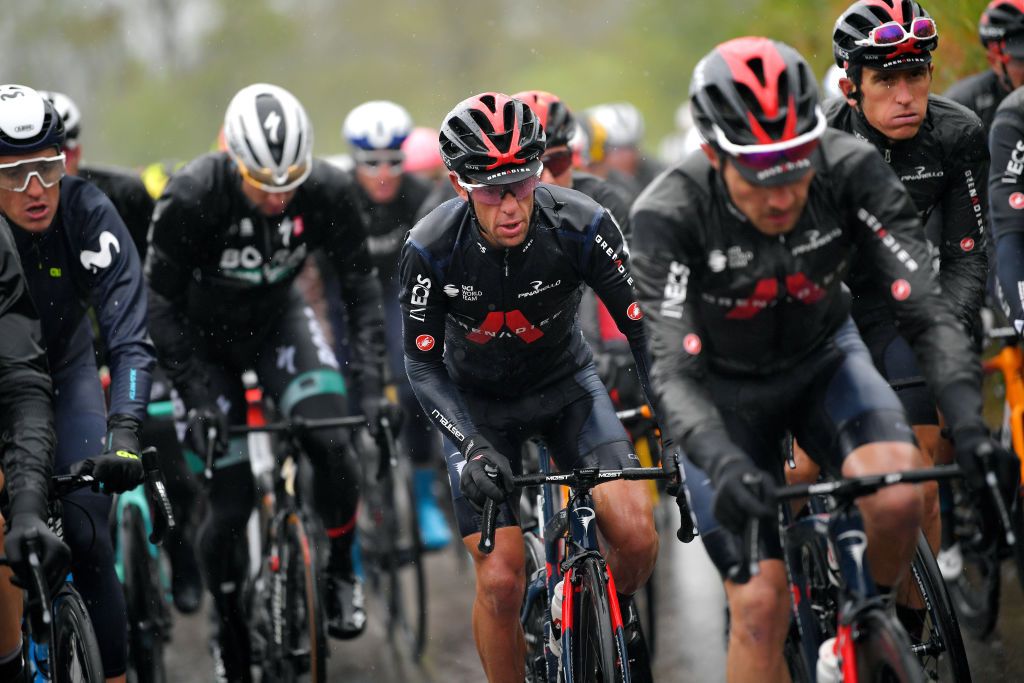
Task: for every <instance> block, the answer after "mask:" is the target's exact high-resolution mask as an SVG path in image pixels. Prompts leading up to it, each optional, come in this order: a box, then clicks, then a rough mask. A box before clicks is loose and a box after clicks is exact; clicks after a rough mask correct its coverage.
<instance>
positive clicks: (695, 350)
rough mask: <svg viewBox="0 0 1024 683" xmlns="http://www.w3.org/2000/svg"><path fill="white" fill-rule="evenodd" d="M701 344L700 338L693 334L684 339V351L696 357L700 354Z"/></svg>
mask: <svg viewBox="0 0 1024 683" xmlns="http://www.w3.org/2000/svg"><path fill="white" fill-rule="evenodd" d="M701 346H703V345H702V344H701V341H700V337H698V336H697V335H695V334H693V333H692V332H691V333H690V334H688V335H686V336H685V337H683V350H685V351H686V352H687V353H688V354H690V355H691V356H696V355H697V354H699V353H700V349H701Z"/></svg>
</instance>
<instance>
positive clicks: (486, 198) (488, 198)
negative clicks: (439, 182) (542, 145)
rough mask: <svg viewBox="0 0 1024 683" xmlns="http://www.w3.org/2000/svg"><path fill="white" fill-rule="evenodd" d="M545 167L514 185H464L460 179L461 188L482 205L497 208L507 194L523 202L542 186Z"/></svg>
mask: <svg viewBox="0 0 1024 683" xmlns="http://www.w3.org/2000/svg"><path fill="white" fill-rule="evenodd" d="M543 168H544V167H543V166H541V167H540V168H538V169H537V173H536V174H535V175H532V176H530V177H529V178H526V179H525V180H520V181H518V182H514V183H508V184H507V185H484V184H482V183H464V182H462V179H461V178H460V179H459V186H460V187H462V189H463V190H465V191H466V192H468V193H470V194H471V195H472V196H473V197H475V198H476V200H477V201H478V202H480V203H481V204H488V205H490V206H497V205H498V204H501V200H502V199H504V198H505V195H506V194H509V193H512V196H513V197H515V198H516V201H517V202H521V201H523V200H524V199H526V198H527V197H529V196H530V195H532V194H533V191H534V190H536V189H537V186H538V185H540V172H541V169H543Z"/></svg>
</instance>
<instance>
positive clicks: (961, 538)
mask: <svg viewBox="0 0 1024 683" xmlns="http://www.w3.org/2000/svg"><path fill="white" fill-rule="evenodd" d="M954 486H955V485H954ZM954 493H955V505H954V511H953V518H952V519H951V520H949V522H950V523H951V524H952V525H953V528H952V531H953V536H954V538H956V540H957V543H958V547H959V548H960V552H961V556H962V557H963V569H962V571H961V572H960V574H959V576H957V578H956V579H955V580H953V581H947V582H946V585H947V586H948V588H949V595H950V597H951V598H952V601H953V607H954V608H955V610H956V613H957V615H958V616H959V619H960V623H961V624H962V625H963V627H964V629H966V630H967V632H968V633H970V634H971V635H972V636H974V637H975V638H976V639H978V640H984V639H985V638H987V637H988V636H989V635H990V634H991V633H992V631H993V630H994V629H995V626H996V622H997V621H998V620H999V598H1000V594H1001V592H1002V566H1001V565H1002V563H1001V562H1000V553H1001V550H1000V547H999V541H998V540H997V539H995V538H993V537H992V536H991V534H986V533H984V524H985V523H984V521H983V520H981V518H980V514H979V508H978V507H977V506H975V505H973V504H972V503H973V501H972V500H971V499H970V497H968V496H965V495H962V491H961V489H960V487H955V488H954Z"/></svg>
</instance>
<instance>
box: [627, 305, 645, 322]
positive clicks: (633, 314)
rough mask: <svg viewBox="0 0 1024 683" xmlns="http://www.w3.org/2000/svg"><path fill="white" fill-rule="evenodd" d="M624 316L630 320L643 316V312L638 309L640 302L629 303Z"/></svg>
mask: <svg viewBox="0 0 1024 683" xmlns="http://www.w3.org/2000/svg"><path fill="white" fill-rule="evenodd" d="M626 316H627V317H628V318H629V319H630V320H639V319H640V318H642V317H644V312H643V311H641V310H640V304H639V303H638V302H636V301H634V302H633V303H631V304H630V305H629V308H627V309H626Z"/></svg>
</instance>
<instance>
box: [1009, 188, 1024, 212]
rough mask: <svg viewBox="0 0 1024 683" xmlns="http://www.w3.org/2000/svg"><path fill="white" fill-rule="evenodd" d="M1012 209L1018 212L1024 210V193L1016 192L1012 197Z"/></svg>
mask: <svg viewBox="0 0 1024 683" xmlns="http://www.w3.org/2000/svg"><path fill="white" fill-rule="evenodd" d="M1010 208H1011V209H1016V210H1017V211H1020V210H1021V209H1024V192H1014V193H1013V194H1011V195H1010Z"/></svg>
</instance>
